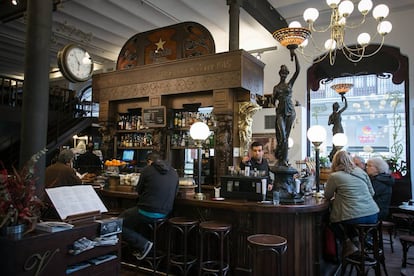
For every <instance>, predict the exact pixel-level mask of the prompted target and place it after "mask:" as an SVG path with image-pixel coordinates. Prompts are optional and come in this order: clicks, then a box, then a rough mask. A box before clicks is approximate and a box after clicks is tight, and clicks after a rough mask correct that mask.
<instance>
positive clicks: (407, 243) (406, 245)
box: [400, 235, 414, 268]
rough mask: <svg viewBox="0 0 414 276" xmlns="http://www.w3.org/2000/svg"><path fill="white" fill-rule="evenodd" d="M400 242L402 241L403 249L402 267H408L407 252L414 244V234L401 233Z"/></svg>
mask: <svg viewBox="0 0 414 276" xmlns="http://www.w3.org/2000/svg"><path fill="white" fill-rule="evenodd" d="M400 242H401V245H402V250H403V257H402V264H401V267H402V268H406V267H407V253H408V249H410V247H411V246H413V245H414V236H413V235H401V236H400Z"/></svg>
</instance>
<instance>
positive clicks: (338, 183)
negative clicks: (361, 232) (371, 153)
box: [325, 151, 379, 257]
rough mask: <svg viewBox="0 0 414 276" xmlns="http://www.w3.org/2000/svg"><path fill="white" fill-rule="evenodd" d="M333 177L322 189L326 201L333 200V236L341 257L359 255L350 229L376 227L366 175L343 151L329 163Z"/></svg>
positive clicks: (355, 234) (375, 215)
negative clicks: (355, 226) (368, 224)
mask: <svg viewBox="0 0 414 276" xmlns="http://www.w3.org/2000/svg"><path fill="white" fill-rule="evenodd" d="M331 169H332V173H331V174H330V176H329V178H328V182H327V183H326V187H325V198H326V199H328V200H329V199H332V208H331V213H330V221H331V226H332V230H333V232H334V234H335V236H336V237H337V238H338V239H340V240H341V241H342V245H343V247H342V256H343V257H346V256H348V255H350V254H352V253H354V252H356V251H358V246H359V244H358V236H357V233H356V231H355V229H354V227H353V226H352V225H353V224H359V223H376V222H377V221H378V212H379V208H378V206H377V204H376V203H375V201H374V199H373V197H372V196H373V195H374V189H373V187H372V184H371V181H370V179H369V177H368V175H367V174H366V173H365V172H364V171H363V170H361V169H360V168H359V167H357V166H355V164H354V163H353V162H352V158H351V156H350V155H349V154H348V153H347V152H346V151H338V152H337V153H336V154H335V155H334V157H333V160H332V167H331Z"/></svg>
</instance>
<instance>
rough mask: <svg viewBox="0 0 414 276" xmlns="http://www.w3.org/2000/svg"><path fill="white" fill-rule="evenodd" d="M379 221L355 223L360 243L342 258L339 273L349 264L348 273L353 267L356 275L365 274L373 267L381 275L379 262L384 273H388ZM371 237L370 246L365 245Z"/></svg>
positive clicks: (342, 273)
mask: <svg viewBox="0 0 414 276" xmlns="http://www.w3.org/2000/svg"><path fill="white" fill-rule="evenodd" d="M381 225H382V224H381V222H380V221H379V222H377V223H370V224H355V225H354V227H355V229H356V230H357V232H358V240H359V244H360V248H359V251H358V252H356V253H354V254H352V255H350V256H347V257H345V258H343V259H342V271H341V275H345V271H346V267H347V266H348V265H351V270H350V274H349V275H351V272H352V269H353V268H354V267H355V268H356V270H357V275H367V273H368V271H369V269H370V268H374V270H375V275H381V271H380V270H381V268H380V264H382V266H383V270H384V273H385V275H388V272H387V269H386V266H385V256H384V249H383V242H382V227H381ZM369 237H372V248H368V247H367V238H369Z"/></svg>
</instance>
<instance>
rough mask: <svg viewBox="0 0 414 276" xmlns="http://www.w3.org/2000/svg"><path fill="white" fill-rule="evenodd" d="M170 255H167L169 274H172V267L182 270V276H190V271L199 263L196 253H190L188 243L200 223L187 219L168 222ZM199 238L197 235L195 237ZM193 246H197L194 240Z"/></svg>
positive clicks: (175, 218) (173, 219) (177, 218)
mask: <svg viewBox="0 0 414 276" xmlns="http://www.w3.org/2000/svg"><path fill="white" fill-rule="evenodd" d="M168 223H169V231H168V232H169V234H168V255H167V266H168V267H167V274H169V273H170V266H174V267H176V268H178V269H179V270H180V275H190V274H189V270H190V269H191V267H192V266H193V265H194V264H195V263H196V262H197V254H196V253H195V252H196V251H193V253H194V254H193V255H191V254H190V253H191V252H189V244H188V241H189V239H190V234H192V232H194V233H195V231H193V230H194V229H196V227H197V226H198V223H199V221H198V220H196V219H191V218H185V217H174V218H170V219H169V220H168ZM194 237H197V235H194ZM193 242H194V243H193V244H197V242H196V239H195V240H194V239H193Z"/></svg>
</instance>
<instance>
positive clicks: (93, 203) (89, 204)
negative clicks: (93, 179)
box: [46, 185, 108, 223]
mask: <svg viewBox="0 0 414 276" xmlns="http://www.w3.org/2000/svg"><path fill="white" fill-rule="evenodd" d="M46 193H47V195H48V196H49V198H50V200H51V201H52V203H53V206H54V207H55V209H56V211H57V213H58V214H59V217H60V219H61V220H62V221H65V222H68V223H72V222H76V221H80V220H81V219H87V218H93V219H95V218H96V217H95V216H98V217H100V214H101V213H105V212H108V209H106V207H105V205H104V204H103V202H102V200H101V199H100V198H99V196H98V194H97V193H96V191H95V190H94V188H93V187H92V186H91V185H75V186H62V187H56V188H49V189H46Z"/></svg>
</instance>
